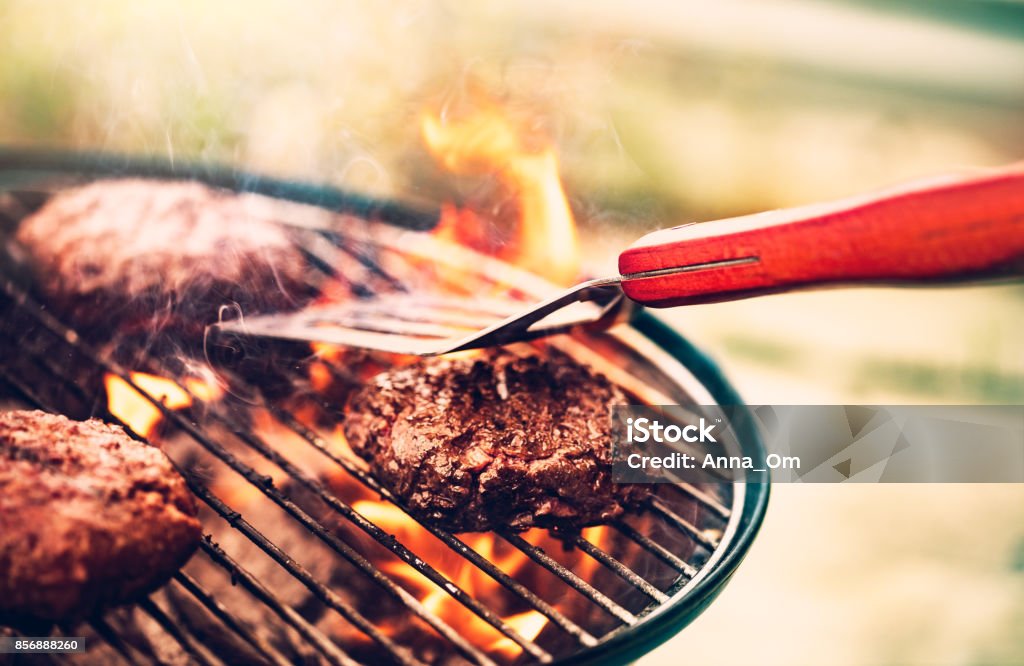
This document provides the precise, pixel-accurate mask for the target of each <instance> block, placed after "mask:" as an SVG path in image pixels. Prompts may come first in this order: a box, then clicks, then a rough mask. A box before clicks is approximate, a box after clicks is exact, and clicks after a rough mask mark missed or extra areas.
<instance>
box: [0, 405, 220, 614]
mask: <svg viewBox="0 0 1024 666" xmlns="http://www.w3.org/2000/svg"><path fill="white" fill-rule="evenodd" d="M200 534H201V532H200V527H199V521H198V520H197V519H196V505H195V501H194V499H193V497H192V495H191V493H189V491H188V489H187V487H186V485H185V480H184V479H183V478H182V477H181V476H180V475H179V474H178V472H177V471H176V470H175V469H174V467H173V466H172V465H171V462H170V460H168V458H167V456H165V455H164V453H163V452H162V451H160V450H159V449H157V448H155V447H153V446H149V445H147V444H144V443H141V442H138V441H136V440H133V439H131V438H130V437H128V435H127V434H125V432H124V430H122V429H121V428H119V427H117V426H112V425H108V424H106V423H103V422H102V421H99V420H97V419H90V420H88V421H72V420H70V419H67V418H66V417H64V416H57V415H53V414H47V413H45V412H40V411H14V412H6V413H0V620H5V621H7V622H11V623H15V624H17V623H21V622H26V621H38V620H47V621H58V620H68V619H76V618H81V617H85V616H88V615H89V614H91V613H93V612H95V611H97V610H99V609H101V608H103V607H106V606H108V605H113V604H118V603H123V602H127V601H130V600H132V599H134V598H136V597H138V596H139V595H142V594H145V593H146V592H148V591H150V590H152V589H154V588H156V587H158V586H160V585H161V584H162V583H164V582H165V581H166V580H167V579H168V578H169V577H170V576H171V575H173V574H174V572H176V571H177V570H178V569H179V568H180V567H181V566H182V565H183V564H184V563H185V561H186V560H187V559H188V558H189V556H190V555H191V554H192V551H193V550H195V548H196V546H197V545H198V542H199V537H200ZM2 623H3V622H0V624H2Z"/></svg>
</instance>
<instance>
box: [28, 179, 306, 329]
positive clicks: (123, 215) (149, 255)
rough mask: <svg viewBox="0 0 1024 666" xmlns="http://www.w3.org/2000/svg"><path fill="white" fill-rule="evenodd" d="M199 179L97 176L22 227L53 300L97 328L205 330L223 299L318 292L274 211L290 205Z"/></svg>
mask: <svg viewBox="0 0 1024 666" xmlns="http://www.w3.org/2000/svg"><path fill="white" fill-rule="evenodd" d="M288 205H289V204H286V203H278V202H276V201H274V200H273V199H269V198H266V197H262V196H259V195H254V194H235V193H231V192H226V191H222V190H216V189H212V188H210V187H207V186H205V185H202V184H199V183H195V182H186V181H181V182H171V181H151V180H108V181H97V182H94V183H91V184H89V185H85V186H83V187H79V188H74V189H70V190H66V191H64V192H62V193H60V194H57V195H56V196H54V197H53V198H52V199H50V200H49V201H48V202H47V203H46V204H45V205H44V206H43V207H42V208H40V209H39V210H38V211H37V212H35V213H34V214H32V215H31V216H29V217H27V218H26V219H25V220H23V221H22V223H21V225H20V226H19V229H18V232H17V235H16V238H17V240H18V241H19V243H20V244H21V246H22V247H23V248H24V249H25V250H26V251H27V252H28V254H29V256H30V258H31V263H32V264H33V268H34V270H35V273H36V277H37V281H38V284H39V287H40V289H41V291H42V292H43V294H44V296H45V298H46V299H47V301H48V303H49V305H51V306H52V307H54V308H55V309H56V310H57V311H58V312H59V313H61V314H63V315H65V316H67V317H68V318H69V322H68V323H71V324H73V325H75V326H77V327H79V328H80V329H83V330H85V331H86V332H88V331H89V330H90V329H97V330H99V331H102V332H104V333H106V334H109V332H110V329H111V328H112V327H114V328H117V329H119V330H120V331H122V332H127V333H149V332H155V331H165V330H170V329H176V330H178V331H182V332H187V333H190V334H192V335H195V334H197V333H200V334H201V333H202V331H203V329H204V328H205V326H206V325H207V324H210V323H212V322H215V321H216V320H217V319H218V316H219V312H220V309H221V307H222V306H230V307H234V308H237V309H238V310H240V311H241V313H243V314H251V313H256V312H267V311H274V310H282V309H290V308H295V307H298V306H300V305H302V304H303V303H304V302H305V301H307V300H308V299H309V297H311V296H312V295H313V290H312V289H311V287H310V286H309V285H308V284H307V283H306V279H307V277H306V276H307V269H306V262H305V259H304V257H303V255H302V253H301V251H300V250H299V249H298V248H297V247H296V246H295V244H294V243H293V242H292V239H291V238H290V237H289V234H288V232H287V230H286V229H285V228H284V227H283V226H282V225H281V224H279V223H278V222H276V221H275V220H276V219H280V215H281V211H282V210H283V209H284V208H285V207H286V206H288Z"/></svg>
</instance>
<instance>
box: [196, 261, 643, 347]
mask: <svg viewBox="0 0 1024 666" xmlns="http://www.w3.org/2000/svg"><path fill="white" fill-rule="evenodd" d="M632 311H633V303H632V301H630V300H629V299H627V298H626V297H625V295H624V294H623V293H622V289H621V288H620V287H619V280H618V279H617V278H616V279H606V280H592V281H590V282H584V283H582V284H579V285H576V286H575V287H572V288H571V289H568V290H566V291H565V292H562V293H560V294H558V295H557V296H555V297H553V298H551V299H549V300H547V301H544V302H542V303H538V304H535V305H532V306H527V305H524V304H523V303H521V302H516V301H512V300H503V299H495V298H471V297H454V296H434V295H423V294H408V293H397V294H388V295H385V296H381V297H378V298H371V299H358V300H353V301H349V302H343V303H334V304H328V305H318V306H314V307H310V308H306V309H305V310H302V311H299V312H294V313H288V314H274V315H260V316H255V317H246V318H242V319H237V320H233V321H229V322H222V323H220V324H217V325H215V327H214V328H215V329H216V330H217V331H219V332H225V333H230V334H233V335H241V336H258V337H269V338H278V339H285V340H300V341H307V342H310V341H315V342H322V343H327V344H337V345H342V346H346V347H357V348H362V349H371V350H375V351H383V352H390V353H394V354H410V355H415V356H436V355H439V354H447V353H450V352H454V351H461V350H465V349H475V348H479V347H492V346H496V345H501V344H506V343H510V342H519V341H525V340H532V339H535V338H538V337H543V336H547V335H554V334H556V333H564V332H567V331H569V330H572V329H574V328H580V327H584V328H587V329H589V330H597V329H602V328H606V327H608V326H611V325H612V324H614V323H616V322H619V321H623V320H626V319H628V318H629V316H630V314H631V313H632Z"/></svg>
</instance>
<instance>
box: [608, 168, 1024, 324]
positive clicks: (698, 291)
mask: <svg viewBox="0 0 1024 666" xmlns="http://www.w3.org/2000/svg"><path fill="white" fill-rule="evenodd" d="M619 273H620V274H621V276H622V288H623V290H624V291H625V293H626V295H627V296H629V297H630V298H631V299H633V300H634V301H637V302H639V303H643V304H645V305H650V306H653V307H670V306H676V305H689V304H695V303H709V302H715V301H726V300H735V299H740V298H746V297H749V296H757V295H760V294H768V293H778V292H785V291H794V290H798V289H806V288H812V287H819V286H826V285H838V284H848V285H857V284H931V283H936V282H949V281H961V280H972V279H980V278H992V277H1000V276H1020V275H1022V274H1024V163H1018V164H1014V165H1011V166H1009V167H1004V168H1000V169H991V170H977V171H972V172H969V173H961V174H956V175H950V176H945V177H940V178H932V179H928V180H922V181H917V182H913V183H910V184H907V185H903V186H901V187H897V188H894V189H890V190H884V191H881V192H877V193H874V194H868V195H864V196H857V197H851V198H848V199H843V200H840V201H836V202H832V203H827V204H817V205H811V206H804V207H800V208H791V209H783V210H775V211H769V212H766V213H760V214H757V215H747V216H743V217H735V218H729V219H725V220H718V221H715V222H705V223H701V224H691V225H684V226H681V227H675V228H672V229H665V230H662V231H656V232H653V233H651V234H648V235H646V236H644V237H642V238H641V239H640V240H638V241H637V242H636V243H634V244H633V245H632V246H630V247H629V248H628V249H627V250H626V251H625V252H623V253H622V254H621V255H620V256H619Z"/></svg>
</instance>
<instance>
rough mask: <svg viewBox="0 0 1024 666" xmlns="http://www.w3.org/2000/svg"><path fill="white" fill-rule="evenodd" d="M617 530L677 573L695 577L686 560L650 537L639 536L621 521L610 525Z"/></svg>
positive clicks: (693, 570)
mask: <svg viewBox="0 0 1024 666" xmlns="http://www.w3.org/2000/svg"><path fill="white" fill-rule="evenodd" d="M612 524H613V525H614V526H615V528H616V529H617V530H619V531H620V532H622V533H623V534H625V535H626V536H628V537H629V538H630V539H632V540H633V541H635V542H637V543H638V544H640V546H641V547H642V548H644V550H646V551H647V552H649V553H651V554H653V555H655V556H657V557H658V558H660V559H661V561H663V562H664V563H665V564H667V565H669V566H670V567H672V568H673V569H675V570H676V571H678V572H679V573H682V574H685V575H686V576H687V577H689V578H693V577H694V576H696V575H697V569H696V568H694V567H693V566H692V565H690V564H689V563H687V561H686V560H684V559H683V558H681V557H679V556H678V555H676V554H675V553H673V552H672V551H671V550H669V549H668V548H666V547H665V546H663V545H661V544H660V543H658V542H656V541H654V540H652V539H651V538H650V537H648V536H646V535H644V534H641V533H640V532H638V531H637V530H636V528H634V527H633V526H632V525H630V524H629V523H627V522H626V521H624V520H622V519H618V520H616V521H615V522H614V523H612Z"/></svg>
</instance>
